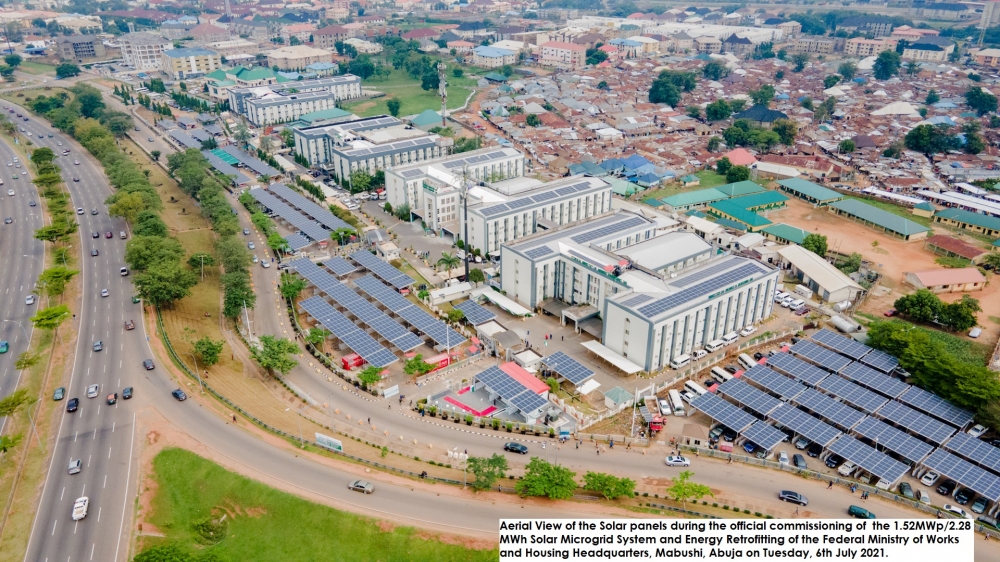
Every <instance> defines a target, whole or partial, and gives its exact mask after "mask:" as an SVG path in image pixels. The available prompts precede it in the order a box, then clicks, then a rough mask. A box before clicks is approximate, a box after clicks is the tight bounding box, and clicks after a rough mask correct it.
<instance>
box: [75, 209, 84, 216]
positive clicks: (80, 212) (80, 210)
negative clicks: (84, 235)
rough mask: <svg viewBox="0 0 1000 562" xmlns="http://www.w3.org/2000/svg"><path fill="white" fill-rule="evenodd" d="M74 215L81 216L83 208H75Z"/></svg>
mask: <svg viewBox="0 0 1000 562" xmlns="http://www.w3.org/2000/svg"><path fill="white" fill-rule="evenodd" d="M76 214H78V215H82V214H83V207H77V208H76Z"/></svg>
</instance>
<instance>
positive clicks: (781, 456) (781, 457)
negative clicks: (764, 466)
mask: <svg viewBox="0 0 1000 562" xmlns="http://www.w3.org/2000/svg"><path fill="white" fill-rule="evenodd" d="M778 462H779V463H780V464H788V453H786V452H784V451H781V452H780V453H778Z"/></svg>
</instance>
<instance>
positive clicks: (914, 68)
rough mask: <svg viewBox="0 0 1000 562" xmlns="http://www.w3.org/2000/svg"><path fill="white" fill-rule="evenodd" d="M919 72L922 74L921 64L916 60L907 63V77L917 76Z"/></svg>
mask: <svg viewBox="0 0 1000 562" xmlns="http://www.w3.org/2000/svg"><path fill="white" fill-rule="evenodd" d="M919 72H920V63H919V62H917V61H915V60H911V61H910V62H908V63H906V75H907V76H913V75H914V74H917V73H919Z"/></svg>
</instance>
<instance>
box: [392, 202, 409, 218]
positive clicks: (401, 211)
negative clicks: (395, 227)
mask: <svg viewBox="0 0 1000 562" xmlns="http://www.w3.org/2000/svg"><path fill="white" fill-rule="evenodd" d="M392 214H393V215H394V216H395V217H396V218H397V219H399V220H401V221H409V220H410V218H411V217H410V204H409V203H403V204H402V205H400V206H398V207H396V208H395V209H393V211H392Z"/></svg>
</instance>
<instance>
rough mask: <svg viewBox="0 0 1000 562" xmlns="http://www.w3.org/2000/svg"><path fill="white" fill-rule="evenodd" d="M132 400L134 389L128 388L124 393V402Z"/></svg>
mask: <svg viewBox="0 0 1000 562" xmlns="http://www.w3.org/2000/svg"><path fill="white" fill-rule="evenodd" d="M129 398H132V387H131V386H126V387H125V390H123V391H122V400H128V399H129Z"/></svg>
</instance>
